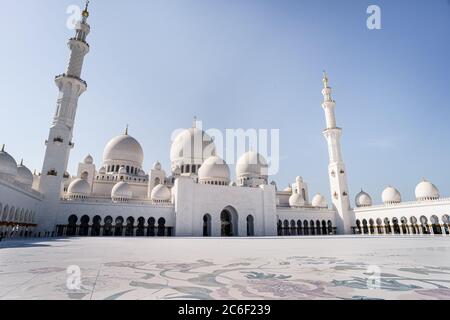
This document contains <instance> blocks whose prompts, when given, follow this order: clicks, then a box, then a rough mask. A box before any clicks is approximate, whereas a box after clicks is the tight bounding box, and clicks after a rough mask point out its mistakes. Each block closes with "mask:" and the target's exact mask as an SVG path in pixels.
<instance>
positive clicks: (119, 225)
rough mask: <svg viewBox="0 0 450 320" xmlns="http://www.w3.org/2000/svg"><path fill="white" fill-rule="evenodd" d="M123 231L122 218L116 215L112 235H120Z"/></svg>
mask: <svg viewBox="0 0 450 320" xmlns="http://www.w3.org/2000/svg"><path fill="white" fill-rule="evenodd" d="M122 233H123V218H122V217H118V218H117V219H116V227H115V228H114V236H115V237H121V236H122Z"/></svg>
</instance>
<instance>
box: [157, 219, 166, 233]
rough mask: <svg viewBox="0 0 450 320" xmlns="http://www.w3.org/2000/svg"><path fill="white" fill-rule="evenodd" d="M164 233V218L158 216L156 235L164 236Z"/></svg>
mask: <svg viewBox="0 0 450 320" xmlns="http://www.w3.org/2000/svg"><path fill="white" fill-rule="evenodd" d="M165 235H166V219H164V218H160V219H159V220H158V237H164V236H165Z"/></svg>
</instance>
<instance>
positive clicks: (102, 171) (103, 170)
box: [98, 167, 106, 174]
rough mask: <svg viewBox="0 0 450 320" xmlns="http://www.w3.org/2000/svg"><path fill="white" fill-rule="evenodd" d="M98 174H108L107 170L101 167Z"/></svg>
mask: <svg viewBox="0 0 450 320" xmlns="http://www.w3.org/2000/svg"><path fill="white" fill-rule="evenodd" d="M98 173H100V174H106V168H105V167H101V168H100V170H99V171H98Z"/></svg>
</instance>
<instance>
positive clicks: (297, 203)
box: [289, 193, 305, 207]
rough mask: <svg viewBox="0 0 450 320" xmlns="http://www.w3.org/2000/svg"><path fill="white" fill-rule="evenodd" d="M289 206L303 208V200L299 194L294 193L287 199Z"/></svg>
mask: <svg viewBox="0 0 450 320" xmlns="http://www.w3.org/2000/svg"><path fill="white" fill-rule="evenodd" d="M289 205H290V206H291V207H303V206H304V205H305V199H303V197H302V196H301V195H300V194H298V193H294V194H292V196H291V197H290V198H289Z"/></svg>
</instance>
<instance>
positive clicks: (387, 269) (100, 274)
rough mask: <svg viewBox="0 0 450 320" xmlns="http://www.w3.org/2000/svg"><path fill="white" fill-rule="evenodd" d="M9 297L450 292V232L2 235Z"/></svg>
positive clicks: (1, 267)
mask: <svg viewBox="0 0 450 320" xmlns="http://www.w3.org/2000/svg"><path fill="white" fill-rule="evenodd" d="M68 268H69V271H71V272H75V273H73V274H70V273H68ZM78 268H79V271H80V272H81V274H80V276H79V277H78V276H77V274H76V272H77V270H78ZM377 272H379V277H377V275H376V273H377ZM78 279H79V281H78ZM0 299H450V237H427V236H423V237H406V236H405V237H379V238H373V237H358V236H346V237H308V238H264V239H260V238H253V239H238V238H234V239H214V238H209V239H182V238H74V239H49V240H23V241H19V240H18V241H3V242H0Z"/></svg>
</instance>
